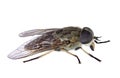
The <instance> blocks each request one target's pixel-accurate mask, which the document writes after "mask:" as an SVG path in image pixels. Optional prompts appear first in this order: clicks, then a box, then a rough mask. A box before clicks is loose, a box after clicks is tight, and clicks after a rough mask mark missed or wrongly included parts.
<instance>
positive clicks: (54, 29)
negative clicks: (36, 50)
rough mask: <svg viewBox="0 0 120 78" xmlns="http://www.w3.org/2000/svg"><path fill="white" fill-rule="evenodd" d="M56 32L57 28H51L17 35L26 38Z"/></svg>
mask: <svg viewBox="0 0 120 78" xmlns="http://www.w3.org/2000/svg"><path fill="white" fill-rule="evenodd" d="M56 30H58V29H57V28H53V29H33V30H28V31H24V32H22V33H20V34H19V36H20V37H27V36H34V35H42V34H44V33H47V32H51V31H56Z"/></svg>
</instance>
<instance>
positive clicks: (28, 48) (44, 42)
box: [8, 32, 59, 59]
mask: <svg viewBox="0 0 120 78" xmlns="http://www.w3.org/2000/svg"><path fill="white" fill-rule="evenodd" d="M56 43H58V39H56V38H54V36H53V35H52V32H51V33H46V34H44V35H42V36H39V37H36V38H34V39H32V40H29V41H28V42H25V43H24V44H22V45H21V46H20V47H18V48H17V49H16V50H15V51H13V52H12V53H10V54H9V55H8V58H10V59H20V58H24V57H27V56H30V55H33V54H37V53H40V52H44V51H49V50H53V49H54V47H56V46H59V45H56Z"/></svg>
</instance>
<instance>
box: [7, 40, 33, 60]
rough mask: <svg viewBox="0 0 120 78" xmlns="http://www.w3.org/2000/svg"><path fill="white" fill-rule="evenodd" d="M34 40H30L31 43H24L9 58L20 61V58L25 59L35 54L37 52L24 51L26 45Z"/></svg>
mask: <svg viewBox="0 0 120 78" xmlns="http://www.w3.org/2000/svg"><path fill="white" fill-rule="evenodd" d="M32 40H34V39H32ZM32 40H29V41H27V42H25V43H23V44H22V45H21V46H20V47H18V48H17V49H16V50H14V51H13V52H11V53H10V54H9V55H8V58H10V59H19V58H24V57H27V56H30V55H33V54H35V50H25V49H24V46H25V45H26V44H28V43H29V42H31V41H32Z"/></svg>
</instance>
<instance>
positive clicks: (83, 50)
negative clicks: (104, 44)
mask: <svg viewBox="0 0 120 78" xmlns="http://www.w3.org/2000/svg"><path fill="white" fill-rule="evenodd" d="M81 49H82V50H83V51H84V52H85V53H86V54H87V55H89V56H90V57H92V58H94V59H96V60H97V61H99V62H101V60H100V59H98V58H97V57H95V56H93V55H92V54H90V53H88V52H87V51H85V50H84V49H83V48H81Z"/></svg>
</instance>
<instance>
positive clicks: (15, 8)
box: [0, 0, 120, 78]
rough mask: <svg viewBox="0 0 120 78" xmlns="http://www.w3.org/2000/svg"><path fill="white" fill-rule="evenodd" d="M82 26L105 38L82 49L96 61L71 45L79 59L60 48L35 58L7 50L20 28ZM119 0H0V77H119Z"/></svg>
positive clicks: (16, 39) (14, 44)
mask: <svg viewBox="0 0 120 78" xmlns="http://www.w3.org/2000/svg"><path fill="white" fill-rule="evenodd" d="M65 26H79V27H85V26H88V27H90V28H92V30H93V31H94V33H95V35H97V36H103V37H102V38H101V39H102V40H108V39H109V40H111V42H110V43H106V44H99V45H96V47H95V51H94V52H92V51H91V50H90V49H89V48H86V49H87V51H88V52H90V53H91V54H93V55H95V56H96V57H98V58H100V59H101V60H102V62H101V63H99V62H97V61H96V60H94V59H92V58H91V57H89V56H87V55H86V54H84V53H83V52H82V51H81V50H78V51H72V52H73V53H74V54H77V55H78V56H79V58H80V59H81V62H82V64H81V65H79V64H78V63H77V60H76V58H74V57H73V56H70V55H68V54H66V53H64V52H53V53H51V54H49V55H47V56H45V57H43V58H40V59H38V60H35V61H32V62H29V63H26V64H24V63H22V61H23V60H26V59H29V58H30V57H28V58H24V59H20V60H11V59H9V58H7V55H8V54H9V53H10V52H12V51H13V50H15V49H16V48H17V47H18V46H19V45H21V44H22V43H23V42H25V41H27V40H29V39H31V38H33V37H28V38H20V37H18V34H19V33H20V32H23V31H26V30H30V29H37V28H38V29H39V28H62V27H65ZM119 26H120V2H119V0H19V1H18V0H0V36H1V38H0V78H23V77H24V78H69V77H71V78H80V77H81V78H103V77H104V78H120V75H119V72H120V66H119V65H120V64H119V62H120V61H119V60H120V50H119V48H120V47H119V41H120V38H119V34H120V28H119Z"/></svg>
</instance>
